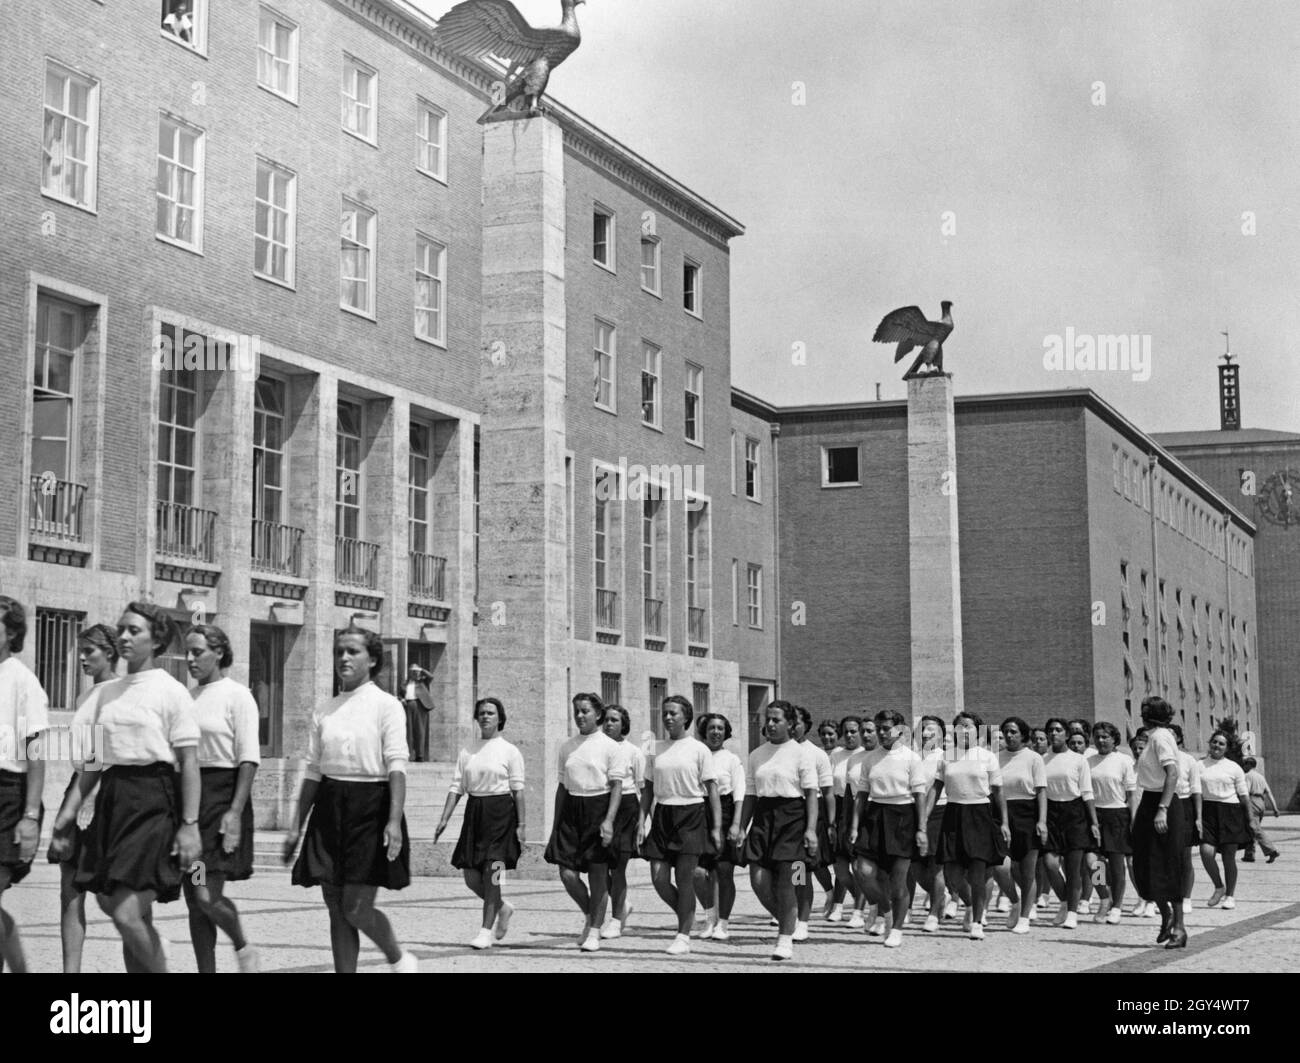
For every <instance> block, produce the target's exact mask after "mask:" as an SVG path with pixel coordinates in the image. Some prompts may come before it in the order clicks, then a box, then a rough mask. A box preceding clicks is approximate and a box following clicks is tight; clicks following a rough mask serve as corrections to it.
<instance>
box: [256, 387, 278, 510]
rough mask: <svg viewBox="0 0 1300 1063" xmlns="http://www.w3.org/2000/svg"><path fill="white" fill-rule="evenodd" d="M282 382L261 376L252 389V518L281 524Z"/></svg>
mask: <svg viewBox="0 0 1300 1063" xmlns="http://www.w3.org/2000/svg"><path fill="white" fill-rule="evenodd" d="M284 392H285V388H284V382H283V381H281V380H276V379H275V378H273V377H268V376H260V377H258V378H257V386H256V388H255V389H254V392H253V520H255V521H265V522H267V523H269V524H281V523H283V521H284V517H285V505H284V500H285V495H284V489H285V482H284V474H285V460H284V458H285V455H284V445H285V394H284Z"/></svg>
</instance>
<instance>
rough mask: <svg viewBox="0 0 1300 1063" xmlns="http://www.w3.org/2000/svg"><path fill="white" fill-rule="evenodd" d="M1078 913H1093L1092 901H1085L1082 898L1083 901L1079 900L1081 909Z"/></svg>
mask: <svg viewBox="0 0 1300 1063" xmlns="http://www.w3.org/2000/svg"><path fill="white" fill-rule="evenodd" d="M1078 914H1079V915H1090V914H1092V901H1083V900H1081V901H1080V902H1079V910H1078Z"/></svg>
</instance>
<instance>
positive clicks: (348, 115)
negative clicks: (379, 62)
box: [343, 55, 379, 144]
mask: <svg viewBox="0 0 1300 1063" xmlns="http://www.w3.org/2000/svg"><path fill="white" fill-rule="evenodd" d="M378 80H379V75H378V74H377V73H376V72H375V71H374V69H373V68H371V67H369V66H367V65H366V64H365V63H363V62H361V60H359V59H354V58H352V56H350V55H345V56H344V57H343V128H344V129H345V130H346V131H347V132H349V133H351V134H353V136H357V137H360V138H361V139H362V140H364V141H367V142H369V143H371V144H373V143H375V125H376V123H375V110H376V108H375V104H376V101H377V93H376V86H377V83H378Z"/></svg>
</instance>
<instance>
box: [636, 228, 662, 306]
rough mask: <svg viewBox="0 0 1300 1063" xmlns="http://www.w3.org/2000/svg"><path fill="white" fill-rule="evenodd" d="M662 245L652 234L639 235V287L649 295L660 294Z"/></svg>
mask: <svg viewBox="0 0 1300 1063" xmlns="http://www.w3.org/2000/svg"><path fill="white" fill-rule="evenodd" d="M661 251H662V245H661V244H660V243H659V240H658V239H657V238H655V237H653V236H643V237H641V287H642V289H643V290H645V291H647V292H649V293H650V294H651V295H658V294H660V289H659V262H660V253H661Z"/></svg>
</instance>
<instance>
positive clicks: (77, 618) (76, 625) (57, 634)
mask: <svg viewBox="0 0 1300 1063" xmlns="http://www.w3.org/2000/svg"><path fill="white" fill-rule="evenodd" d="M85 622H86V614H85V613H73V612H68V611H65V610H62V609H42V608H40V607H39V606H38V607H37V609H36V631H35V632H34V634H35V636H36V638H35V642H36V678H37V679H39V680H40V682H41V689H42V690H44V691H45V695H46V697H48V698H49V700H50V708H52V709H60V710H63V711H68V710H71V709H75V708H76V707H77V695H78V693H80V691H81V669H80V668H79V667H78V662H77V632H78V631H80V630H81V628H82V626H83V625H84V624H85Z"/></svg>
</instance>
